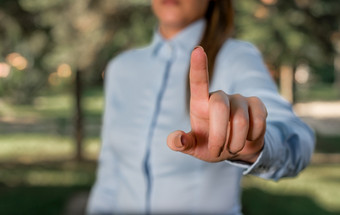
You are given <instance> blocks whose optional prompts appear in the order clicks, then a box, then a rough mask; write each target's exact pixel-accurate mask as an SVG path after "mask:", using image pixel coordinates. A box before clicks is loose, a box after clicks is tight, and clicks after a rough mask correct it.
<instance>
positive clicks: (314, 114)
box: [0, 0, 340, 215]
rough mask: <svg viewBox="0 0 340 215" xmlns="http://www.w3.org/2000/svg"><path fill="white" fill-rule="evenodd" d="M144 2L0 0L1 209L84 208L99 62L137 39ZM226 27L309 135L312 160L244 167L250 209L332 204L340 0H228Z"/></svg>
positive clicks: (95, 145)
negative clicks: (251, 49)
mask: <svg viewBox="0 0 340 215" xmlns="http://www.w3.org/2000/svg"><path fill="white" fill-rule="evenodd" d="M149 4H150V2H149V1H148V0H48V1H46V0H0V214H82V213H83V212H84V206H85V205H86V200H87V196H88V192H89V190H90V187H91V185H92V184H93V182H94V180H95V170H96V159H97V157H98V152H99V149H100V126H101V115H102V109H103V103H104V101H103V92H102V90H103V78H102V77H103V71H104V70H105V66H106V63H107V62H108V61H109V60H110V59H111V58H112V57H114V56H116V55H117V54H118V53H120V52H121V51H123V50H126V49H129V48H132V47H136V46H143V45H146V44H147V43H148V42H149V41H150V39H151V37H152V34H153V31H154V29H155V24H156V20H155V18H154V17H153V15H152V12H151V10H150V5H149ZM234 4H235V10H236V23H235V24H236V31H235V37H236V38H239V39H244V40H248V41H250V42H253V43H254V44H255V45H257V47H258V48H259V49H260V50H261V52H262V53H263V56H264V59H265V62H266V64H267V65H268V68H269V69H270V71H271V73H272V75H273V78H274V79H275V81H276V82H277V84H278V86H279V89H280V91H281V93H282V95H283V96H284V97H286V98H287V99H288V100H289V101H291V102H292V103H294V108H295V111H296V113H297V114H298V115H299V116H300V117H302V119H303V120H305V121H306V122H307V123H308V124H309V125H311V126H312V127H313V128H314V129H315V131H316V134H317V146H316V151H315V154H314V156H313V158H312V162H311V165H310V166H309V167H308V168H307V169H305V170H304V171H303V172H302V173H301V174H300V175H299V176H298V177H297V178H293V179H283V180H280V181H279V182H272V181H264V180H261V179H259V178H255V177H252V176H247V177H245V178H244V180H243V184H242V186H243V197H242V202H243V211H244V213H245V214H246V215H247V214H308V215H309V214H320V215H321V214H340V101H339V98H340V13H339V11H340V1H339V0H285V1H283V0H241V1H234Z"/></svg>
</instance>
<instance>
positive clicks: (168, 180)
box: [88, 0, 314, 214]
mask: <svg viewBox="0 0 340 215" xmlns="http://www.w3.org/2000/svg"><path fill="white" fill-rule="evenodd" d="M152 8H153V11H154V13H155V15H156V17H157V18H158V20H159V28H158V31H157V32H156V33H155V35H154V39H153V41H152V43H151V45H150V46H148V47H146V48H143V49H136V50H132V51H128V52H126V53H123V54H121V55H120V56H118V57H117V58H116V59H114V60H113V61H112V62H111V63H110V64H109V66H108V69H107V73H106V78H105V79H106V89H105V90H106V106H105V114H104V125H103V133H102V141H103V145H102V150H101V154H100V158H99V169H98V175H97V181H96V184H95V186H94V188H93V190H92V193H91V198H90V200H89V204H88V213H89V214H110V213H118V214H119V213H123V214H126V213H155V214H158V213H170V214H176V213H180V214H185V213H193V214H198V213H203V214H241V206H240V180H241V177H242V174H253V175H257V176H259V177H262V178H266V179H274V180H278V179H279V178H281V177H285V176H294V175H296V174H297V173H298V172H299V171H301V170H302V169H303V168H304V167H305V166H306V165H307V164H308V162H309V159H310V157H311V154H312V151H313V148H314V136H313V133H312V131H311V130H310V129H309V128H308V127H307V126H306V125H305V124H304V123H302V122H301V121H300V120H299V119H298V118H297V117H296V116H295V115H294V114H293V112H292V109H291V106H290V105H289V104H288V103H287V102H285V101H284V100H283V99H281V97H280V96H279V94H278V93H277V90H276V87H275V84H274V83H273V81H272V79H271V77H270V75H269V73H268V72H267V70H266V68H265V66H264V64H263V62H262V59H261V57H260V54H259V53H258V51H257V50H256V49H255V48H254V47H253V46H252V45H250V44H248V43H245V42H241V41H237V40H234V39H231V38H229V37H230V34H231V30H232V23H233V11H232V7H231V1H229V0H223V1H222V0H218V1H214V0H211V1H209V0H153V1H152ZM197 44H201V46H203V48H204V49H205V51H206V53H207V55H208V57H207V56H206V54H205V51H204V49H203V48H202V47H196V48H195V46H197ZM189 62H190V64H189ZM208 62H209V69H208ZM188 68H189V69H188ZM188 71H189V76H190V77H189V87H188V84H187V82H188V80H187V79H188V78H187V77H188ZM209 78H210V79H211V80H212V81H211V83H210V85H209ZM187 88H190V93H186V92H187V91H188V90H187ZM209 92H210V93H209ZM188 100H190V105H187V104H188V102H187V101H188ZM176 130H177V131H176ZM190 130H191V131H190ZM184 131H186V132H188V133H185V132H184ZM171 132H172V133H171ZM166 141H167V145H168V147H167V146H166V144H165V143H166ZM171 149H172V150H174V151H178V152H181V153H176V152H174V151H172V150H171ZM188 155H189V156H188Z"/></svg>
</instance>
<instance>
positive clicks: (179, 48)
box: [151, 19, 206, 56]
mask: <svg viewBox="0 0 340 215" xmlns="http://www.w3.org/2000/svg"><path fill="white" fill-rule="evenodd" d="M205 26H206V21H205V19H199V20H197V21H195V22H194V23H192V24H191V25H189V26H188V27H186V28H185V29H184V30H182V31H181V32H179V33H178V34H177V35H176V36H175V37H173V38H171V39H169V40H166V39H164V38H163V37H162V35H161V34H160V32H159V29H158V30H157V31H155V33H154V36H153V41H152V45H151V46H152V53H153V55H154V56H157V55H159V54H160V50H161V48H162V47H163V46H164V45H170V46H171V47H173V48H175V49H176V52H180V53H184V54H188V53H191V51H192V50H193V48H194V47H195V46H196V45H198V43H199V42H200V40H201V37H202V34H203V30H204V28H205Z"/></svg>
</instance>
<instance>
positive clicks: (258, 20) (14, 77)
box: [0, 0, 340, 103]
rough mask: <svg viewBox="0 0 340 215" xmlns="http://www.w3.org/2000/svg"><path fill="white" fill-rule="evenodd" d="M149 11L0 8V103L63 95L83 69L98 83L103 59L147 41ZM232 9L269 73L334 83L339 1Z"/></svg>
mask: <svg viewBox="0 0 340 215" xmlns="http://www.w3.org/2000/svg"><path fill="white" fill-rule="evenodd" d="M149 4H150V2H149V1H147V0H115V1H112V0H48V1H46V0H2V1H0V63H6V64H8V65H9V66H10V68H11V69H10V70H11V71H10V73H9V74H8V75H7V76H6V74H5V72H2V74H1V71H2V70H4V69H3V68H4V67H1V66H0V68H2V70H1V69H0V96H3V97H8V98H11V99H12V100H13V101H15V102H21V103H28V102H31V101H32V100H33V99H34V97H35V96H36V95H37V94H38V93H39V92H40V90H41V89H46V88H48V89H51V88H52V89H55V88H61V89H65V87H66V88H67V86H69V85H70V83H72V80H73V79H74V74H73V73H74V72H73V73H71V74H70V75H69V76H67V74H68V73H67V71H66V70H67V68H69V70H70V71H76V70H81V72H82V76H83V79H85V80H86V83H88V84H96V83H101V74H102V72H103V70H104V68H105V65H106V64H107V62H108V61H109V59H111V58H112V57H113V56H115V55H116V54H117V53H119V52H121V51H122V50H125V49H128V48H130V47H135V46H140V45H143V44H146V43H147V42H148V41H150V39H151V35H152V32H153V30H154V26H155V23H156V20H155V18H154V17H153V15H152V12H151V9H150V6H149ZM234 4H235V8H236V37H237V38H241V39H245V40H248V41H251V42H253V43H255V44H256V45H257V46H258V47H259V48H260V50H261V51H262V53H263V55H264V57H265V59H266V61H267V62H268V64H270V65H271V66H273V68H276V69H277V68H279V67H280V66H281V65H282V64H290V65H293V66H294V65H298V64H299V63H300V62H304V63H308V64H309V65H311V66H312V67H313V68H315V69H314V71H316V73H317V75H319V76H320V77H325V78H321V79H322V80H327V81H333V78H332V77H333V76H332V75H333V73H332V72H333V55H334V54H335V46H334V41H333V43H332V39H331V38H334V36H333V35H334V34H336V32H337V31H340V30H339V25H340V24H339V20H340V15H339V14H340V13H339V11H340V2H339V0H286V1H283V0H242V1H234ZM13 53H15V54H19V55H20V56H21V57H23V58H24V59H25V60H26V61H27V65H26V66H25V67H21V68H20V67H19V69H18V68H17V67H15V66H13V65H12V64H11V62H9V61H10V59H9V58H8V56H9V55H10V54H13ZM11 56H12V57H13V56H15V55H11ZM12 60H13V59H12ZM0 65H2V64H0ZM65 65H66V66H65ZM61 66H63V67H61ZM67 66H68V67H67ZM60 68H64V70H62V69H60ZM59 70H61V71H64V73H63V72H60V73H57V71H59ZM324 71H330V73H325V72H324ZM61 74H64V76H63V75H61ZM327 74H328V76H327ZM329 74H331V75H329ZM4 76H6V78H5V77H4Z"/></svg>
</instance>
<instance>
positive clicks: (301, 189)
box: [243, 164, 340, 211]
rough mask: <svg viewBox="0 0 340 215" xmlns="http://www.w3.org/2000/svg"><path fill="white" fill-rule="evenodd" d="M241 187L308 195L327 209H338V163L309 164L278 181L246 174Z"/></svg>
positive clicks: (339, 174)
mask: <svg viewBox="0 0 340 215" xmlns="http://www.w3.org/2000/svg"><path fill="white" fill-rule="evenodd" d="M243 187H244V188H245V189H250V188H258V189H261V190H264V191H266V192H270V193H272V194H276V195H302V196H308V197H310V198H312V199H314V200H315V201H316V202H317V203H318V204H319V205H320V206H322V207H323V208H325V209H327V210H329V211H340V192H339V188H340V164H336V165H330V164H329V165H318V166H309V167H308V168H307V169H306V170H304V171H303V172H302V173H301V174H300V175H299V176H298V177H297V178H293V179H282V180H280V181H279V182H273V181H265V180H263V179H259V178H257V177H253V176H248V177H245V178H244V180H243Z"/></svg>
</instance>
